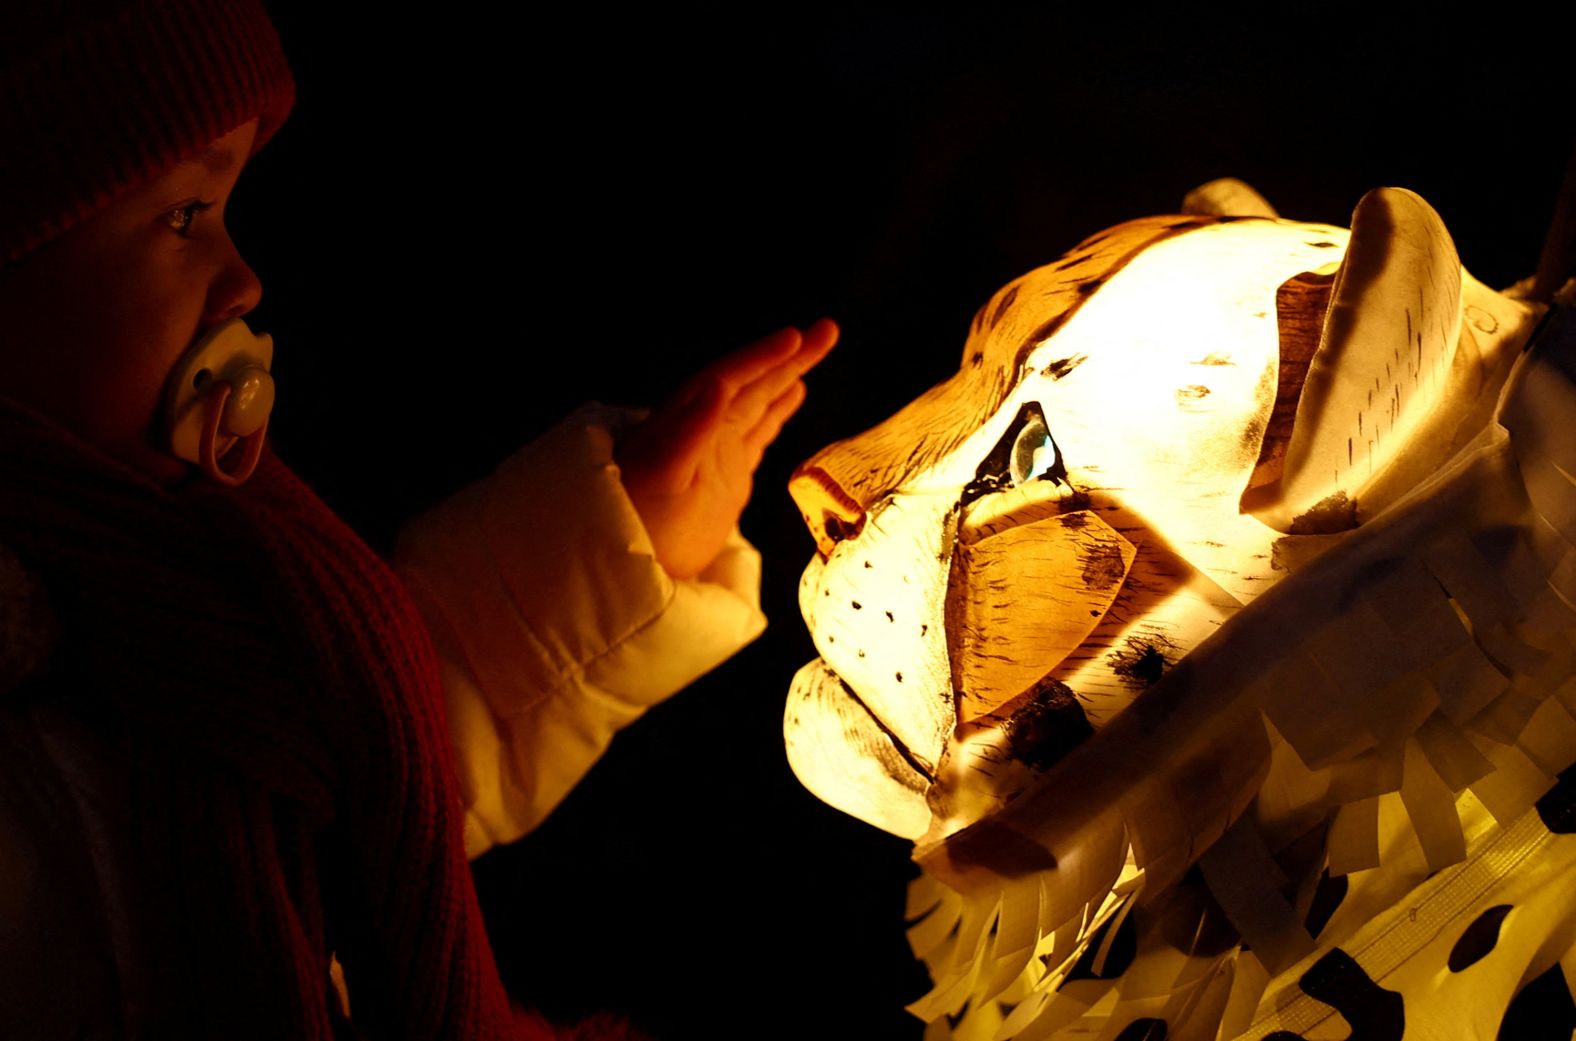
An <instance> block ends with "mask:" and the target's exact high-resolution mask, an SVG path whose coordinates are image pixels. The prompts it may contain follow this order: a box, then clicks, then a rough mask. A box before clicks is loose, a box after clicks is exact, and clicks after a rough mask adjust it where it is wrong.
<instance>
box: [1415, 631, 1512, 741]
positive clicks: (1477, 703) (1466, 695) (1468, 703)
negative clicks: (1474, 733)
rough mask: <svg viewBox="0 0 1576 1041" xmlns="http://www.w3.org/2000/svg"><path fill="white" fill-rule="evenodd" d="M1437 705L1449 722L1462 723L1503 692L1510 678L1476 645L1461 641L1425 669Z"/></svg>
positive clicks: (1508, 684)
mask: <svg viewBox="0 0 1576 1041" xmlns="http://www.w3.org/2000/svg"><path fill="white" fill-rule="evenodd" d="M1429 678H1430V679H1431V680H1432V681H1433V684H1434V689H1435V690H1437V691H1438V692H1439V706H1440V709H1441V711H1443V712H1444V714H1445V717H1446V718H1447V719H1449V720H1450V721H1451V722H1452V723H1456V724H1462V723H1465V722H1467V721H1468V720H1469V719H1471V718H1472V717H1473V716H1475V715H1477V714H1478V713H1479V712H1481V711H1483V710H1484V709H1485V708H1487V707H1488V706H1489V704H1490V703H1491V702H1493V700H1494V699H1495V698H1497V697H1499V696H1500V695H1501V694H1503V693H1504V692H1505V688H1507V687H1509V686H1510V681H1509V680H1507V679H1506V678H1505V676H1504V675H1503V674H1502V673H1501V672H1500V671H1499V670H1498V669H1496V668H1494V666H1493V663H1491V662H1490V661H1489V660H1488V659H1487V658H1485V657H1484V656H1483V652H1482V651H1481V650H1479V649H1478V646H1477V644H1475V643H1472V642H1470V641H1468V642H1467V643H1464V644H1462V645H1461V646H1460V647H1458V648H1457V649H1456V650H1455V651H1453V652H1452V653H1451V654H1450V655H1449V656H1447V657H1446V658H1445V659H1444V660H1443V661H1440V662H1439V663H1438V664H1436V665H1435V666H1434V667H1433V669H1431V670H1430V671H1429Z"/></svg>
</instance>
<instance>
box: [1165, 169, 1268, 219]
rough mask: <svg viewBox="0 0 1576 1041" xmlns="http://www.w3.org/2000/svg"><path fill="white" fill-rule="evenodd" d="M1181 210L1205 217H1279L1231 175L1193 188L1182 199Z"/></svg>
mask: <svg viewBox="0 0 1576 1041" xmlns="http://www.w3.org/2000/svg"><path fill="white" fill-rule="evenodd" d="M1182 212H1183V213H1197V214H1201V215H1203V216H1206V217H1269V218H1272V219H1273V218H1276V217H1279V216H1280V214H1278V213H1276V212H1275V207H1273V206H1271V205H1270V203H1269V200H1268V199H1266V198H1264V196H1262V195H1260V194H1259V193H1258V192H1257V191H1255V190H1254V188H1253V186H1252V185H1251V184H1249V183H1248V182H1246V181H1239V180H1237V179H1236V178H1235V177H1217V178H1216V179H1215V180H1213V181H1206V182H1205V183H1203V184H1201V185H1199V186H1198V187H1197V188H1194V189H1193V190H1192V191H1190V192H1188V193H1187V195H1185V196H1184V197H1183V198H1182Z"/></svg>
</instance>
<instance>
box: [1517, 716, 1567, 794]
mask: <svg viewBox="0 0 1576 1041" xmlns="http://www.w3.org/2000/svg"><path fill="white" fill-rule="evenodd" d="M1517 746H1518V747H1519V748H1520V749H1521V750H1522V752H1523V753H1525V754H1526V756H1527V758H1528V759H1530V760H1531V761H1532V763H1533V765H1534V766H1536V767H1537V768H1538V769H1539V770H1542V771H1543V772H1544V773H1546V774H1549V775H1550V776H1553V775H1555V774H1558V773H1560V772H1561V771H1562V770H1564V769H1565V768H1566V767H1568V766H1570V765H1571V763H1572V762H1576V719H1572V718H1571V714H1570V713H1569V712H1568V711H1567V710H1566V708H1565V706H1563V705H1561V704H1560V703H1559V702H1558V701H1557V700H1555V699H1553V698H1549V699H1547V700H1546V701H1544V702H1543V703H1542V704H1540V705H1539V706H1538V708H1537V710H1536V711H1535V712H1534V713H1533V715H1532V718H1531V719H1530V720H1529V721H1528V722H1527V726H1526V729H1525V730H1523V731H1522V733H1521V738H1520V740H1518V741H1517Z"/></svg>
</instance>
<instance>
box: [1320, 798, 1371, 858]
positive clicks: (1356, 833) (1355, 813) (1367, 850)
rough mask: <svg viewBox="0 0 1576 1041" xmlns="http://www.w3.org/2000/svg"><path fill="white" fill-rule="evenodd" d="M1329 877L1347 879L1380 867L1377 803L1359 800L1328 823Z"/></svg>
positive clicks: (1346, 806) (1345, 807)
mask: <svg viewBox="0 0 1576 1041" xmlns="http://www.w3.org/2000/svg"><path fill="white" fill-rule="evenodd" d="M1329 843H1330V874H1331V875H1349V874H1351V873H1352V872H1354V871H1367V870H1368V869H1369V868H1376V867H1378V866H1379V799H1378V797H1377V796H1376V797H1374V798H1372V799H1359V800H1358V801H1357V802H1351V803H1347V804H1346V805H1345V806H1342V807H1341V808H1340V809H1339V810H1337V811H1336V812H1335V818H1334V819H1333V820H1332V821H1331V822H1330V839H1329Z"/></svg>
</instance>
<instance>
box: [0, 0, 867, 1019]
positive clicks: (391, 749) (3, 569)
mask: <svg viewBox="0 0 1576 1041" xmlns="http://www.w3.org/2000/svg"><path fill="white" fill-rule="evenodd" d="M293 96H294V87H293V82H292V79H291V76H290V72H289V69H288V67H287V66H286V64H285V61H284V58H283V55H282V53H281V51H280V48H279V41H278V38H277V35H276V34H275V32H274V30H273V27H272V26H271V25H270V24H269V21H268V19H267V16H266V14H265V13H264V11H263V10H262V8H261V7H260V5H259V4H258V2H257V0H229V2H218V0H209V2H202V0H162V2H161V0H75V2H70V3H68V2H66V0H24V2H21V3H18V4H8V5H7V6H6V8H5V12H4V13H3V14H0V141H3V142H4V146H3V148H0V337H3V347H0V750H3V753H0V754H3V758H0V1022H3V1023H5V1024H6V1030H7V1031H8V1032H9V1035H10V1036H25V1037H35V1036H36V1037H54V1036H73V1037H75V1036H84V1037H98V1036H113V1037H120V1036H125V1037H150V1038H165V1037H227V1038H247V1037H258V1038H282V1037H292V1038H295V1037H301V1038H328V1037H334V1036H352V1035H354V1036H366V1037H394V1036H398V1037H412V1038H415V1037H452V1038H492V1037H514V1036H541V1032H542V1031H543V1030H545V1029H546V1028H545V1027H542V1026H541V1025H540V1024H539V1023H538V1022H536V1021H534V1020H532V1019H530V1018H529V1017H527V1016H524V1015H522V1014H520V1013H517V1012H515V1011H514V1010H512V1009H511V1008H510V1006H509V1004H508V1001H507V998H506V996H505V994H504V992H503V988H502V986H501V984H500V982H499V980H498V976H497V970H496V968H495V966H494V964H493V961H492V955H491V953H490V950H489V948H488V944H487V938H486V936H485V933H484V931H483V928H482V923H481V918H480V914H479V911H478V908H477V902H476V896H475V892H474V889H473V887H472V883H471V879H470V875H469V869H468V867H467V864H466V860H465V857H466V854H467V853H469V854H470V855H472V856H474V855H476V854H477V853H479V852H481V851H482V850H484V849H486V848H487V847H488V846H489V845H490V844H493V843H496V842H502V841H509V840H511V839H513V838H516V837H518V836H519V835H520V834H522V833H523V832H524V831H525V830H528V829H529V828H530V827H531V826H533V825H534V824H535V823H536V822H537V821H538V820H540V819H541V817H542V816H543V815H545V814H546V812H547V811H548V810H550V809H551V807H552V806H553V805H554V804H555V803H556V802H557V801H558V799H560V798H561V797H562V795H563V794H564V793H565V791H567V789H568V788H569V787H570V786H572V785H573V784H574V782H575V781H576V780H577V779H578V778H579V776H580V775H581V774H583V772H584V771H585V769H587V768H588V767H589V766H590V764H591V763H592V762H593V761H594V760H595V758H596V757H597V755H598V754H600V752H601V750H602V749H603V748H604V747H605V746H606V743H607V741H608V740H609V739H610V738H611V735H612V733H613V732H614V731H615V730H616V729H618V728H619V727H620V726H622V725H624V724H626V723H628V722H629V721H631V720H632V719H634V718H636V717H637V716H638V715H639V714H640V713H641V712H642V711H643V710H644V708H645V707H647V706H649V705H650V704H652V703H654V702H656V701H658V700H660V699H661V698H662V697H664V696H666V695H667V694H670V693H672V692H673V691H674V690H676V689H678V688H679V687H681V686H683V685H684V684H686V683H687V682H689V680H691V679H693V678H694V677H695V676H697V675H699V674H700V673H702V672H704V671H706V670H707V669H709V668H710V667H712V666H713V665H715V664H717V663H718V662H719V661H721V660H722V659H723V658H725V657H727V656H728V655H729V654H731V653H732V652H733V651H734V650H736V649H737V648H738V647H740V646H742V645H743V644H744V643H745V642H747V641H748V640H750V639H752V638H753V637H754V636H755V635H756V634H757V633H758V632H759V631H760V628H761V626H762V625H763V624H764V619H763V618H762V617H761V615H760V613H759V610H758V606H757V594H758V586H759V559H758V557H757V556H756V555H755V553H754V550H753V549H752V548H750V547H749V546H748V544H747V543H745V542H743V540H742V539H740V538H739V537H738V536H737V533H736V522H737V519H738V516H739V513H740V511H741V510H742V508H743V505H744V503H745V501H746V499H747V497H748V494H749V488H750V474H751V473H752V472H753V470H754V468H755V466H756V464H757V463H758V461H759V459H760V456H761V453H762V452H763V451H764V449H765V447H766V445H767V444H769V443H770V442H771V440H772V439H773V438H774V437H775V435H776V433H777V431H778V429H779V428H780V427H781V425H782V423H783V422H784V421H785V420H786V419H787V418H788V416H789V415H791V414H792V412H793V411H794V410H795V409H796V408H797V406H798V404H799V402H800V401H801V400H802V398H803V392H804V388H803V384H802V383H801V382H800V381H799V377H800V376H801V375H802V374H803V373H804V372H805V371H807V370H808V369H809V368H810V367H811V366H813V365H814V364H815V363H816V362H817V361H818V360H819V359H820V358H821V357H822V356H824V354H825V353H826V351H827V350H829V349H830V348H831V346H832V344H833V343H834V342H835V339H836V335H837V331H836V327H835V326H833V325H832V324H831V323H830V322H826V321H823V322H820V323H817V324H816V325H814V326H812V327H811V328H810V329H809V330H808V331H807V332H806V333H803V334H801V333H800V332H798V331H797V330H784V331H782V332H780V333H777V334H774V335H773V336H770V337H768V338H766V339H764V340H762V341H760V342H759V343H757V344H754V345H752V346H751V347H748V348H746V349H744V350H743V351H740V352H738V353H737V354H735V355H732V356H730V357H728V358H725V359H723V360H721V361H719V362H717V363H716V364H714V365H713V366H711V367H710V368H708V369H707V370H706V371H705V372H703V373H701V374H700V375H699V376H698V377H696V379H694V380H692V381H691V383H690V384H689V385H688V386H687V388H686V389H685V390H684V391H683V392H681V393H680V394H679V395H678V396H677V397H676V398H675V399H674V400H673V401H671V402H669V403H668V404H666V405H664V406H662V407H661V408H659V409H657V410H656V411H655V412H654V413H652V414H651V415H650V416H649V417H648V418H646V419H644V420H642V421H640V422H638V423H635V422H633V421H632V420H631V418H630V417H627V416H624V415H621V414H617V413H613V412H612V411H611V410H605V409H597V408H591V409H587V410H584V411H582V412H581V413H578V414H577V415H576V416H575V417H571V419H570V420H568V421H566V422H565V423H564V424H562V425H560V426H559V427H558V428H556V429H555V430H554V431H552V432H551V433H549V434H548V435H547V436H546V437H544V438H543V439H542V440H541V441H539V442H537V443H534V444H533V445H531V446H527V448H526V449H524V450H522V451H521V452H520V453H518V454H517V455H516V456H514V457H513V458H511V459H510V460H509V461H508V462H507V463H506V464H505V465H504V466H503V467H502V468H500V470H499V471H498V473H497V474H495V475H494V476H493V477H491V478H489V479H487V480H485V481H483V482H480V483H479V484H478V485H476V486H473V487H472V488H470V489H467V490H466V491H465V492H462V493H461V494H460V495H458V496H456V497H455V498H454V499H452V500H450V501H449V502H447V503H445V504H443V505H442V506H440V507H439V508H438V509H436V510H434V511H433V512H431V513H430V514H427V515H426V516H424V517H422V518H419V519H418V520H417V521H415V522H414V523H412V524H411V525H410V526H409V528H408V529H407V530H406V532H405V534H404V536H403V537H402V540H401V543H400V548H399V551H398V553H397V554H396V557H397V560H396V566H397V567H398V569H399V572H400V573H399V575H398V576H397V575H396V573H395V571H394V570H393V569H391V567H390V566H389V565H388V564H387V563H385V562H383V561H382V560H380V559H378V557H377V556H376V555H375V554H374V553H373V552H372V551H371V550H370V549H369V548H368V547H367V546H366V545H365V544H364V543H363V542H362V541H361V540H360V539H359V538H357V536H356V535H355V534H354V533H352V532H351V531H350V530H349V529H348V528H347V527H346V526H345V525H344V524H343V523H342V522H340V521H339V520H338V518H336V517H335V516H334V515H333V514H332V513H331V512H330V511H329V510H328V509H327V508H326V507H325V506H324V505H323V504H322V502H321V501H320V500H318V499H317V497H316V496H315V495H313V494H312V492H311V491H310V490H309V489H307V488H306V487H305V486H304V485H302V484H301V483H300V481H299V480H297V479H296V478H295V476H294V475H293V474H292V473H291V471H290V470H289V469H288V468H287V467H286V466H285V465H284V464H283V463H282V462H280V461H279V460H278V459H277V457H275V456H274V455H273V454H272V452H271V450H269V448H268V447H267V444H266V441H265V433H266V414H267V409H268V405H269V404H270V403H271V398H272V390H273V388H272V382H271V379H270V378H269V377H268V376H267V372H266V369H267V364H268V357H269V356H270V354H271V351H270V349H269V347H268V344H267V343H266V341H264V340H262V339H259V338H254V337H252V336H251V335H250V331H249V330H247V329H246V328H245V325H244V322H243V321H242V319H243V318H244V316H245V315H246V314H247V313H248V312H249V311H250V310H251V309H252V308H253V307H255V305H256V304H257V302H258V300H259V298H260V293H261V287H260V285H259V283H258V280H257V277H256V276H255V274H253V272H252V271H251V270H250V268H248V267H247V265H246V263H245V262H244V260H242V258H241V255H240V254H239V252H238V251H237V249H236V246H235V244H234V243H233V242H232V241H231V240H230V238H229V235H228V233H227V232H226V230H225V226H224V222H223V218H224V208H225V203H226V201H227V200H228V198H229V196H230V193H231V191H232V189H233V188H234V186H235V183H236V180H237V178H238V177H239V176H240V173H241V170H242V168H243V167H244V164H245V162H246V160H247V159H248V158H249V157H250V156H251V155H252V154H253V153H254V152H255V151H256V150H257V149H258V148H259V147H261V146H262V145H263V144H264V143H265V142H266V141H267V140H268V138H269V137H271V136H272V135H273V133H274V132H275V131H276V130H277V128H278V126H279V124H280V122H281V121H282V120H283V119H284V118H285V115H286V114H287V112H288V110H289V108H290V106H291V104H292V101H293ZM282 349H285V350H288V349H290V345H288V344H285V345H282ZM210 357H212V358H214V359H216V361H214V362H213V363H212V364H209V363H208V361H207V360H206V359H208V358H210ZM236 359H240V362H244V364H240V362H237V364H234V365H232V364H231V363H232V362H235V361H236ZM199 363H201V364H200V366H199ZM188 382H189V383H190V384H191V387H190V388H189V389H188V387H187V384H188ZM182 402H184V404H181V405H180V407H177V403H182ZM183 417H184V420H185V421H186V427H187V432H186V434H185V435H182V434H180V429H181V427H182V421H183ZM183 436H184V437H185V441H182V437H183ZM194 446H195V447H194ZM543 489H552V496H553V498H552V500H551V501H547V500H545V499H544V498H543ZM566 511H567V514H566ZM451 750H453V751H457V753H458V775H457V776H456V772H455V763H454V762H453V761H452V760H451V759H450V752H451ZM336 959H337V963H338V965H341V966H342V967H343V974H342V977H340V978H339V980H338V981H337V982H331V965H333V964H334V962H335V961H336ZM352 1024H353V1025H352ZM533 1024H534V1025H533Z"/></svg>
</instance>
